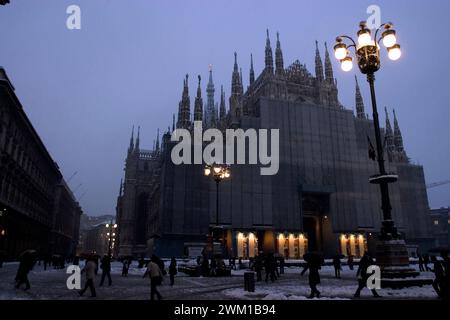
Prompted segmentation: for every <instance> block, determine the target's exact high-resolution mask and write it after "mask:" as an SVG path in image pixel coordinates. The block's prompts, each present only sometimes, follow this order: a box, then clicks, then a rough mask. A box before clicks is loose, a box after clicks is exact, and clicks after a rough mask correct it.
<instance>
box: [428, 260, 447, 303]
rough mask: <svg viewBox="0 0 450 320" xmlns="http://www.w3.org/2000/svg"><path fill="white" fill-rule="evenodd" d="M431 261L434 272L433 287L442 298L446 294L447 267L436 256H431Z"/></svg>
mask: <svg viewBox="0 0 450 320" xmlns="http://www.w3.org/2000/svg"><path fill="white" fill-rule="evenodd" d="M431 263H433V269H431V271H432V272H434V280H433V288H434V291H436V293H437V295H438V297H439V298H441V299H442V298H444V295H445V269H444V266H443V265H442V263H441V262H440V261H438V259H437V258H436V257H435V256H431Z"/></svg>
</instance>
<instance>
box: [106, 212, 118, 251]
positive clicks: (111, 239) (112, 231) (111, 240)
mask: <svg viewBox="0 0 450 320" xmlns="http://www.w3.org/2000/svg"><path fill="white" fill-rule="evenodd" d="M106 229H107V233H106V237H107V240H108V256H109V257H111V255H112V249H114V244H115V242H116V238H115V237H116V229H117V224H116V223H113V220H111V223H107V224H106Z"/></svg>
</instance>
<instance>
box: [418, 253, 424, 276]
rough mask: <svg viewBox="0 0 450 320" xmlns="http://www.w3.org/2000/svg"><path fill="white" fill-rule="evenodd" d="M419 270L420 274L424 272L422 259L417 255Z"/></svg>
mask: <svg viewBox="0 0 450 320" xmlns="http://www.w3.org/2000/svg"><path fill="white" fill-rule="evenodd" d="M419 270H420V272H424V271H425V268H424V267H423V257H422V255H421V254H419Z"/></svg>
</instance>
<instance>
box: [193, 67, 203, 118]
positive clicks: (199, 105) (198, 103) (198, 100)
mask: <svg viewBox="0 0 450 320" xmlns="http://www.w3.org/2000/svg"><path fill="white" fill-rule="evenodd" d="M201 80H202V78H201V77H200V75H199V76H198V87H197V96H196V97H195V105H194V121H202V118H203V100H202V89H201V87H200V81H201Z"/></svg>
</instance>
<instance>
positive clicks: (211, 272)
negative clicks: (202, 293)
mask: <svg viewBox="0 0 450 320" xmlns="http://www.w3.org/2000/svg"><path fill="white" fill-rule="evenodd" d="M209 275H210V276H216V275H217V262H216V259H215V258H214V257H212V258H211V264H210V265H209Z"/></svg>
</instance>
